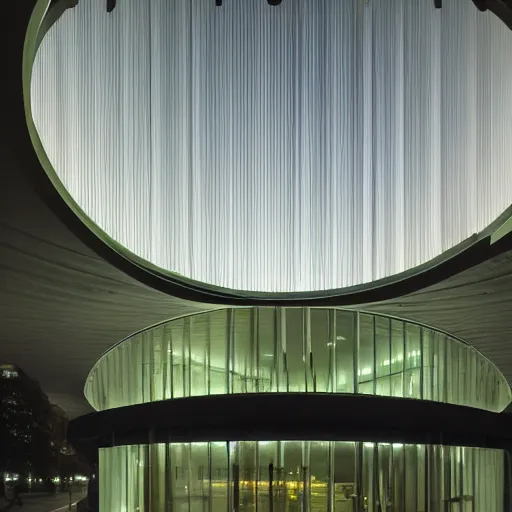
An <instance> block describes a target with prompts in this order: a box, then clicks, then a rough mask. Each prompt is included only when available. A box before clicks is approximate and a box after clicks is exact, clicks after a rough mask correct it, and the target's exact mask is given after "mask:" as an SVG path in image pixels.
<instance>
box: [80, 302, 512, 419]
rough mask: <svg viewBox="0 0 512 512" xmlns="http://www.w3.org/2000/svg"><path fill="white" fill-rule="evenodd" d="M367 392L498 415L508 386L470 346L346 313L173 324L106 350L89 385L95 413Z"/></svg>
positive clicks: (220, 313)
mask: <svg viewBox="0 0 512 512" xmlns="http://www.w3.org/2000/svg"><path fill="white" fill-rule="evenodd" d="M269 392H307V393H314V392H319V393H363V394H372V395H383V396H396V397H408V398H417V399H424V400H435V401H439V402H448V403H452V404H460V405H468V406H472V407H477V408H479V409H487V410H490V411H501V410H503V409H504V408H505V407H506V406H507V405H508V403H509V402H510V387H509V385H508V383H507V382H506V380H505V378H504V377H503V375H502V374H501V373H500V372H499V371H498V369H497V368H496V367H495V366H494V365H493V364H492V363H490V362H489V361H488V360H487V359H486V358H484V357H483V356H482V355H481V354H480V353H478V352H477V351H476V350H474V349H473V348H472V347H470V346H468V345H465V344H463V343H461V342H460V341H458V340H456V339H454V338H452V337H450V336H448V335H446V334H444V333H441V332H437V331H435V330H433V329H429V328H426V327H421V326H418V325H416V324H413V323H408V322H404V321H402V320H397V319H392V318H387V317H383V316H376V315H372V314H366V313H356V312H354V311H347V310H335V309H310V308H245V309H243V308H241V309H224V310H216V311H211V312H207V313H201V314H197V315H194V316H187V317H184V318H179V319H176V320H172V321H170V322H167V323H165V324H161V325H159V326H156V327H153V328H150V329H147V330H145V331H143V332H141V333H138V334H135V335H133V336H131V337H130V338H128V339H126V340H125V341H123V342H122V343H120V344H118V345H117V346H115V347H114V348H112V349H111V350H110V351H109V352H107V353H106V354H105V355H104V356H103V357H102V358H101V359H100V360H99V361H98V363H97V364H96V365H95V367H94V368H93V370H92V371H91V373H90V375H89V378H88V380H87V383H86V387H85V394H86V397H87V399H88V400H89V402H90V404H91V405H92V406H93V407H94V408H95V409H97V410H104V409H110V408H113V407H120V406H125V405H133V404H137V403H143V402H153V401H157V400H165V399H171V398H181V397H189V396H202V395H215V394H230V393H269Z"/></svg>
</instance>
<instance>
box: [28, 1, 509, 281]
mask: <svg viewBox="0 0 512 512" xmlns="http://www.w3.org/2000/svg"><path fill="white" fill-rule="evenodd" d="M224 4H225V5H224V6H223V7H221V8H216V7H215V2H214V1H213V0H198V1H196V2H180V1H179V0H172V1H171V0H151V1H148V2H137V1H123V2H118V5H117V7H116V9H115V10H114V11H113V12H112V13H110V14H107V13H106V12H105V3H104V2H103V1H99V0H98V1H90V2H80V3H79V4H78V6H77V7H76V8H74V9H71V10H68V11H67V12H66V13H65V14H64V15H63V16H62V18H61V19H59V21H58V22H57V23H56V24H55V25H54V26H53V27H52V28H51V29H50V31H49V32H48V34H47V35H46V37H45V38H44V40H43V41H42V44H41V46H40V49H39V52H38V54H37V57H36V59H35V62H34V67H33V75H32V87H31V91H32V97H31V101H32V109H33V117H34V121H35V125H36V127H37V129H38V132H39V135H40V137H41V140H42V143H43V146H44V149H45V151H46V152H47V154H48V156H49V158H50V161H51V162H52V164H53V167H54V168H55V172H56V174H57V176H58V177H59V178H60V180H61V181H62V184H63V186H64V187H65V189H66V190H67V191H68V192H69V193H70V194H71V196H72V197H73V198H74V200H75V201H76V203H77V205H78V206H79V207H80V208H82V209H83V210H84V212H85V213H86V214H87V215H88V216H89V217H90V218H91V219H92V220H93V221H94V222H95V223H96V224H97V226H99V228H101V229H102V230H104V232H105V233H106V235H108V236H110V237H112V238H113V239H114V240H116V241H117V242H118V243H119V244H121V246H123V247H124V250H129V251H131V252H132V253H134V254H135V255H137V256H139V257H141V258H144V259H145V260H147V261H149V262H151V263H152V264H154V265H156V266H159V267H161V268H163V269H166V270H168V271H174V272H178V273H180V274H182V275H184V276H186V277H190V278H193V279H196V280H199V281H202V282H205V283H210V284H215V285H220V286H225V287H228V288H233V289H244V290H260V291H311V290H319V289H330V288H341V287H346V286H350V285H354V284H360V283H365V282H370V281H373V280H375V279H379V278H381V277H385V276H390V275H394V274H396V273H398V272H401V271H404V270H407V269H410V268H412V267H415V266H417V265H418V264H420V263H422V262H425V261H427V260H429V259H431V258H433V257H435V256H437V255H439V254H441V253H442V252H443V251H445V250H447V249H449V248H451V247H453V246H454V245H456V244H457V243H459V242H461V241H463V240H465V239H467V238H468V237H469V236H471V235H472V234H474V233H476V232H479V231H481V230H482V229H483V228H485V227H486V226H487V225H489V224H490V223H491V222H492V221H493V220H494V219H496V218H497V217H498V216H499V214H500V213H502V212H503V210H504V209H505V208H506V207H508V206H509V205H510V204H511V203H512V174H511V173H510V172H509V166H508V163H509V162H510V161H511V160H512V146H511V145H510V144H509V139H510V135H511V134H512V118H511V116H510V115H509V113H510V112H511V111H512V97H511V95H510V94H508V90H507V88H506V87H504V86H503V84H507V83H511V82H512V65H511V62H510V54H511V53H512V37H511V35H510V34H509V31H508V30H507V28H506V27H505V26H504V25H503V24H502V23H501V22H500V21H499V20H498V19H496V18H495V17H494V16H493V15H491V14H484V13H480V12H479V11H478V10H477V9H476V8H475V7H474V6H473V5H472V2H470V1H467V0H452V1H450V2H446V5H445V6H443V9H441V10H439V9H438V10H436V9H434V7H433V4H432V2H417V1H413V0H388V1H376V0H371V1H369V2H360V1H359V0H349V1H344V2H340V1H339V0H325V1H324V2H317V1H316V0H293V1H287V0H285V1H283V3H282V4H281V6H279V7H276V8H271V7H269V6H268V5H267V3H266V2H265V1H264V0H244V1H229V2H228V1H226V2H224ZM123 247H120V248H119V249H120V250H123Z"/></svg>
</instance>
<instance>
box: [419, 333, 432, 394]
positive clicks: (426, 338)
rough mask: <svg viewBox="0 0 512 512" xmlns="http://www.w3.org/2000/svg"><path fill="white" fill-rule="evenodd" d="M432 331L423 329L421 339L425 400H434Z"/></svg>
mask: <svg viewBox="0 0 512 512" xmlns="http://www.w3.org/2000/svg"><path fill="white" fill-rule="evenodd" d="M432 334H433V333H432V331H431V330H430V329H424V328H423V329H422V333H421V337H422V343H423V353H422V359H423V369H422V371H423V375H422V381H423V396H422V398H423V399H424V400H433V399H434V391H433V385H434V372H433V369H434V353H433V348H434V347H433V336H432Z"/></svg>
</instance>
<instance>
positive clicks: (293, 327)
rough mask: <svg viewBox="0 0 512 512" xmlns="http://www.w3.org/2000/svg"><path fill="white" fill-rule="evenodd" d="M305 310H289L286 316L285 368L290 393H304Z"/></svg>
mask: <svg viewBox="0 0 512 512" xmlns="http://www.w3.org/2000/svg"><path fill="white" fill-rule="evenodd" d="M305 314H306V310H305V309H303V308H297V309H290V310H289V311H288V312H287V314H286V333H287V340H286V367H287V370H288V379H289V389H290V391H292V392H299V391H301V392H304V391H306V367H307V364H309V362H308V359H307V358H306V351H305V348H306V345H305V339H304V322H305Z"/></svg>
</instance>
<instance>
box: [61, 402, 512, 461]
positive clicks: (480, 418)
mask: <svg viewBox="0 0 512 512" xmlns="http://www.w3.org/2000/svg"><path fill="white" fill-rule="evenodd" d="M68 435H69V437H70V439H71V440H72V441H73V443H74V444H75V445H76V446H82V447H83V449H84V450H89V451H90V450H91V448H94V449H97V448H110V447H115V446H122V445H134V444H147V443H170V442H177V443H178V442H179V443H191V442H204V441H215V442H221V441H226V440H231V441H265V440H275V439H281V440H324V441H340V440H345V441H372V442H380V443H385V442H387V443H395V442H396V443H408V444H436V445H446V446H474V447H483V448H496V449H506V450H509V449H511V448H512V416H511V415H509V414H500V413H494V412H489V411H482V410H478V409H475V408H473V407H464V406H458V405H452V404H443V403H437V402H431V401H418V400H411V399H404V398H395V397H381V396H379V397H377V396H365V395H349V394H346V395H344V394H335V395H329V394H325V393H316V394H313V393H311V394H308V393H272V394H270V393H269V394H266V395H262V394H235V395H222V396H207V397H190V398H179V399H175V400H162V401H157V402H151V403H144V404H138V405H131V406H125V407H119V408H116V409H111V410H106V411H100V412H96V413H91V414H88V415H86V416H82V417H80V418H77V419H75V420H73V421H72V422H71V423H70V428H69V434H68Z"/></svg>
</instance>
